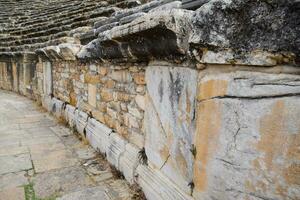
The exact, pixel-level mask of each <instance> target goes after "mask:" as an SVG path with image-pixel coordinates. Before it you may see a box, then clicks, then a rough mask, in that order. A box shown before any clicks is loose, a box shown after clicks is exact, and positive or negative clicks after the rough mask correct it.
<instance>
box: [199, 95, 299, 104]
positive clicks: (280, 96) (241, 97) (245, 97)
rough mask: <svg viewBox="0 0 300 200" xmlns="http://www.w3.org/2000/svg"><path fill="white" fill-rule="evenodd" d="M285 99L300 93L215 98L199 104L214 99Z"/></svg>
mask: <svg viewBox="0 0 300 200" xmlns="http://www.w3.org/2000/svg"><path fill="white" fill-rule="evenodd" d="M284 97H300V93H287V94H279V95H271V96H231V95H224V96H215V97H212V98H209V99H203V100H199V101H198V102H199V103H202V102H205V101H209V100H214V99H239V100H260V99H276V98H284Z"/></svg>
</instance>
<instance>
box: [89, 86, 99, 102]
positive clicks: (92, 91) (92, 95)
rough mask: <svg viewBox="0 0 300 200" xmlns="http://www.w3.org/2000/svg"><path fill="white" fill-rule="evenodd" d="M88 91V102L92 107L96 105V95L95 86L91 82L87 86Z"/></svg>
mask: <svg viewBox="0 0 300 200" xmlns="http://www.w3.org/2000/svg"><path fill="white" fill-rule="evenodd" d="M88 93H89V97H88V99H89V104H90V105H91V106H93V107H96V106H97V99H96V95H97V86H96V85H93V84H89V86H88Z"/></svg>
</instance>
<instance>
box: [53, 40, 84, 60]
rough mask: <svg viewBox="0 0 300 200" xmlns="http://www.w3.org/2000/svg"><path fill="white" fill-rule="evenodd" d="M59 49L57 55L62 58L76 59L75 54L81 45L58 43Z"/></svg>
mask: <svg viewBox="0 0 300 200" xmlns="http://www.w3.org/2000/svg"><path fill="white" fill-rule="evenodd" d="M58 47H59V49H60V51H59V56H60V57H61V58H62V59H63V60H76V54H77V53H78V52H79V51H80V48H81V45H79V44H70V43H63V44H59V45H58Z"/></svg>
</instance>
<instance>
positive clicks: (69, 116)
mask: <svg viewBox="0 0 300 200" xmlns="http://www.w3.org/2000/svg"><path fill="white" fill-rule="evenodd" d="M75 113H76V109H75V107H74V106H71V105H69V104H68V105H66V109H65V118H66V120H67V122H68V124H69V126H70V127H74V126H75V125H76V118H75Z"/></svg>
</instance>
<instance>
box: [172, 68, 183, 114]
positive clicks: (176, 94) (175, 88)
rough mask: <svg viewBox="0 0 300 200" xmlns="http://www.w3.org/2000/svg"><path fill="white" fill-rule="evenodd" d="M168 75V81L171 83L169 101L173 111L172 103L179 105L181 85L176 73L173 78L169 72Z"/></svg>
mask: <svg viewBox="0 0 300 200" xmlns="http://www.w3.org/2000/svg"><path fill="white" fill-rule="evenodd" d="M169 74H170V81H171V84H170V96H169V99H170V102H171V106H172V109H174V103H175V102H176V103H177V104H178V103H179V99H180V96H181V93H182V89H183V85H182V83H181V80H180V76H179V74H178V73H176V75H175V77H174V76H173V74H172V73H171V72H169Z"/></svg>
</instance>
